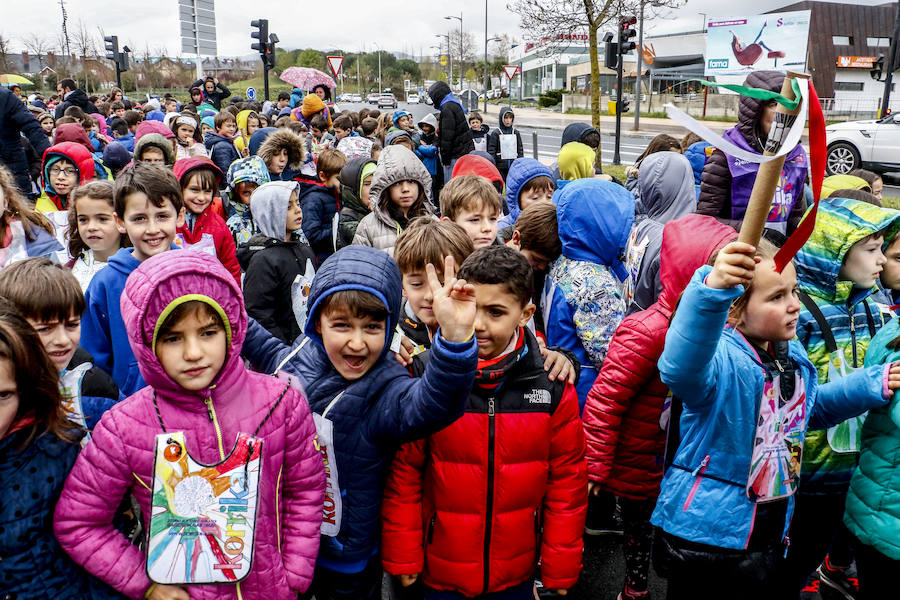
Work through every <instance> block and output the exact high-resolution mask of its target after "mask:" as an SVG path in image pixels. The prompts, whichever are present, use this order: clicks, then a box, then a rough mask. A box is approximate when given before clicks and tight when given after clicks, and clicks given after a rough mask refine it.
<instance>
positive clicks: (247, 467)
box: [147, 431, 262, 585]
mask: <svg viewBox="0 0 900 600" xmlns="http://www.w3.org/2000/svg"><path fill="white" fill-rule="evenodd" d="M261 456H262V440H261V439H259V438H256V437H253V436H251V435H249V434H246V433H240V434H238V436H237V442H236V443H235V446H234V450H232V451H231V454H230V455H229V456H228V457H227V458H225V460H223V461H222V462H220V463H218V464H215V465H203V464H200V463H199V462H197V461H196V460H194V459H193V458H192V457H191V456H190V455H189V454H188V452H187V446H186V445H185V440H184V432H181V431H175V432H171V433H161V434H159V435H157V436H156V460H155V463H154V468H153V496H152V497H151V500H150V532H149V536H148V540H147V575H148V576H149V577H150V580H151V581H153V582H155V583H161V584H167V585H183V584H193V583H236V582H238V581H241V580H242V579H244V578H245V577H246V576H247V575H248V574H249V573H250V567H251V565H252V562H253V545H254V540H255V537H256V507H257V501H258V492H259V474H260V465H261V460H260V459H261Z"/></svg>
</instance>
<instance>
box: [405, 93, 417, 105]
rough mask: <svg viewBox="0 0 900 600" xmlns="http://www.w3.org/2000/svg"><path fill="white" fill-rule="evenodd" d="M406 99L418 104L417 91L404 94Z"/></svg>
mask: <svg viewBox="0 0 900 600" xmlns="http://www.w3.org/2000/svg"><path fill="white" fill-rule="evenodd" d="M406 101H407V102H409V103H410V104H418V103H419V93H418V92H410V93H408V94H407V95H406Z"/></svg>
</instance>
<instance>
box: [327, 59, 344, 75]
mask: <svg viewBox="0 0 900 600" xmlns="http://www.w3.org/2000/svg"><path fill="white" fill-rule="evenodd" d="M325 58H327V59H328V66H329V67H330V68H331V72H332V73H334V76H335V78H337V76H338V73H340V72H341V67H342V66H343V65H344V57H343V56H326V57H325Z"/></svg>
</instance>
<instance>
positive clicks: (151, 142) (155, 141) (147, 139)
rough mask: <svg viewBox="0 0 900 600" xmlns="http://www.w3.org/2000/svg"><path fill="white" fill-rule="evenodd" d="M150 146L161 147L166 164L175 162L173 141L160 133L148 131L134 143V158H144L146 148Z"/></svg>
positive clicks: (137, 159) (138, 159)
mask: <svg viewBox="0 0 900 600" xmlns="http://www.w3.org/2000/svg"><path fill="white" fill-rule="evenodd" d="M150 147H153V148H159V149H160V151H161V152H162V153H163V158H164V159H165V161H166V166H171V165H173V164H174V163H175V151H174V150H173V149H172V143H171V142H170V141H169V140H167V139H166V138H165V137H163V136H162V135H160V134H158V133H147V134H144V135H142V136H141V138H140V139H139V140H138V141H137V143H135V145H134V160H136V161H140V160H143V153H144V150H146V149H147V148H150Z"/></svg>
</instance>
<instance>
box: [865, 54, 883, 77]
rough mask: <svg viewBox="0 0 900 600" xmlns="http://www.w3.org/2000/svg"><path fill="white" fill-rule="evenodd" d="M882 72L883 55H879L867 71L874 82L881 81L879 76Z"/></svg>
mask: <svg viewBox="0 0 900 600" xmlns="http://www.w3.org/2000/svg"><path fill="white" fill-rule="evenodd" d="M883 72H884V54H879V55H878V58H877V59H876V60H875V62H874V63H872V69H871V70H870V71H869V75H871V76H872V79H874V80H875V81H881V74H882V73H883Z"/></svg>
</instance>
